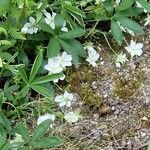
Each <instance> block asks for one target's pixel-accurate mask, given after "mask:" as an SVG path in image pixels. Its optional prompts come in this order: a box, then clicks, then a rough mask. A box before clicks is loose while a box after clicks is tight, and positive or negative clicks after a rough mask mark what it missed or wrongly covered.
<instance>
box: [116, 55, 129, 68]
mask: <svg viewBox="0 0 150 150" xmlns="http://www.w3.org/2000/svg"><path fill="white" fill-rule="evenodd" d="M126 61H128V59H127V57H126V54H123V53H122V52H121V53H120V54H118V55H117V57H116V60H115V64H116V66H117V67H121V64H124V63H125V62H126Z"/></svg>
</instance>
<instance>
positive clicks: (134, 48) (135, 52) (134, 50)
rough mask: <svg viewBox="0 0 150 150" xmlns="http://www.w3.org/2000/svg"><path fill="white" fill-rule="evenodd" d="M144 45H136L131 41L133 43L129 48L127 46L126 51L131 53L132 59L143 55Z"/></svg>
mask: <svg viewBox="0 0 150 150" xmlns="http://www.w3.org/2000/svg"><path fill="white" fill-rule="evenodd" d="M142 47H143V43H136V42H134V41H133V40H131V43H130V45H129V46H126V47H125V49H126V50H127V51H128V53H130V55H131V58H132V57H134V56H140V55H142V53H143V51H142Z"/></svg>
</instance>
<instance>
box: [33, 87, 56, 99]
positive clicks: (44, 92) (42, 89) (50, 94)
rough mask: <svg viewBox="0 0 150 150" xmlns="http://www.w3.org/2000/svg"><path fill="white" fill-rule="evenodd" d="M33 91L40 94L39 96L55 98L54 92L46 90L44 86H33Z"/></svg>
mask: <svg viewBox="0 0 150 150" xmlns="http://www.w3.org/2000/svg"><path fill="white" fill-rule="evenodd" d="M31 88H32V89H34V90H35V91H36V92H38V93H39V94H41V95H43V96H45V97H47V98H50V99H52V98H53V91H51V90H49V89H47V88H45V87H44V86H42V85H32V86H31Z"/></svg>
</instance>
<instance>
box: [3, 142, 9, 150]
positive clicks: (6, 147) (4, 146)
mask: <svg viewBox="0 0 150 150" xmlns="http://www.w3.org/2000/svg"><path fill="white" fill-rule="evenodd" d="M9 148H10V144H9V143H5V144H4V145H3V146H2V147H1V150H9Z"/></svg>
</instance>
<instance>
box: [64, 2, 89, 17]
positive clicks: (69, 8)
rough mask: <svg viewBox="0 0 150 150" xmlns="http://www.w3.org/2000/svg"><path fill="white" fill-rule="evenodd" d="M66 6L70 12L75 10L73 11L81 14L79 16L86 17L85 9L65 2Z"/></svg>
mask: <svg viewBox="0 0 150 150" xmlns="http://www.w3.org/2000/svg"><path fill="white" fill-rule="evenodd" d="M64 8H65V9H66V10H67V11H68V12H73V13H75V14H77V15H79V16H82V17H84V18H85V17H86V16H85V13H84V11H82V10H80V9H78V8H77V7H74V6H71V5H67V4H65V5H64Z"/></svg>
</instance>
